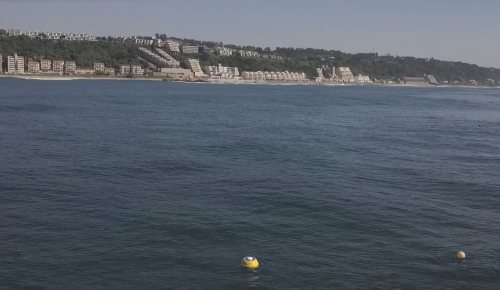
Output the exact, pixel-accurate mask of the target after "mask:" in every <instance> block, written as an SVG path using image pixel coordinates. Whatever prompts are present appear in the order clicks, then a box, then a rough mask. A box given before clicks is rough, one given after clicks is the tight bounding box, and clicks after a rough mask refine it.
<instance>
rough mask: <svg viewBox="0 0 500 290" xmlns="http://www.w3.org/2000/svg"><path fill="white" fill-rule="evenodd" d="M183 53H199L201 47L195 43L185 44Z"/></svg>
mask: <svg viewBox="0 0 500 290" xmlns="http://www.w3.org/2000/svg"><path fill="white" fill-rule="evenodd" d="M182 53H184V54H198V53H200V47H199V46H193V45H183V46H182Z"/></svg>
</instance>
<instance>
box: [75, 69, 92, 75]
mask: <svg viewBox="0 0 500 290" xmlns="http://www.w3.org/2000/svg"><path fill="white" fill-rule="evenodd" d="M75 74H76V75H94V74H95V70H93V69H90V68H76V69H75Z"/></svg>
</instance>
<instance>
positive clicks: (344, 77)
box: [335, 66, 355, 83]
mask: <svg viewBox="0 0 500 290" xmlns="http://www.w3.org/2000/svg"><path fill="white" fill-rule="evenodd" d="M335 75H336V76H337V78H338V79H340V80H341V81H342V82H344V83H353V82H354V81H355V79H354V75H353V74H352V72H351V68H349V67H346V66H340V67H337V68H336V69H335Z"/></svg>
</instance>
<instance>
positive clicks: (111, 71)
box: [104, 67, 115, 76]
mask: <svg viewBox="0 0 500 290" xmlns="http://www.w3.org/2000/svg"><path fill="white" fill-rule="evenodd" d="M104 74H105V75H107V76H114V75H115V69H114V68H111V67H106V68H104Z"/></svg>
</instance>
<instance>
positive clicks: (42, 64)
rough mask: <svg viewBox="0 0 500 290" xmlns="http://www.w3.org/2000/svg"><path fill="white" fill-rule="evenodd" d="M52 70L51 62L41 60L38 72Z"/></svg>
mask: <svg viewBox="0 0 500 290" xmlns="http://www.w3.org/2000/svg"><path fill="white" fill-rule="evenodd" d="M51 69H52V60H50V59H42V60H41V61H40V70H41V71H42V72H49V71H50V70H51Z"/></svg>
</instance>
